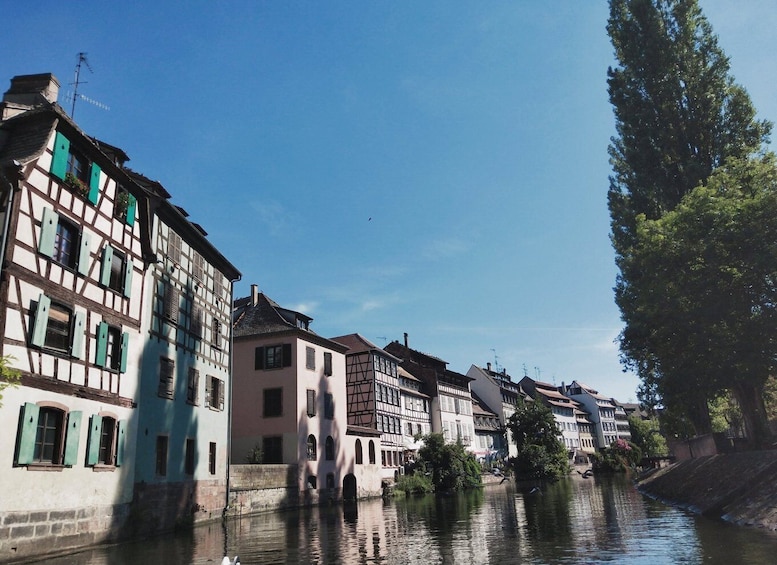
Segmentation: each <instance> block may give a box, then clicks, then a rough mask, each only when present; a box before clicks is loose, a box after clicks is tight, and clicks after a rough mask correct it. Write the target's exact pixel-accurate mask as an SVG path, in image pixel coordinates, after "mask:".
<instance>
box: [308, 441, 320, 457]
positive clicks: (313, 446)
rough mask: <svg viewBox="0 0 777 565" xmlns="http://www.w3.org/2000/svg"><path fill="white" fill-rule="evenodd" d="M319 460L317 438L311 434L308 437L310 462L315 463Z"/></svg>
mask: <svg viewBox="0 0 777 565" xmlns="http://www.w3.org/2000/svg"><path fill="white" fill-rule="evenodd" d="M316 459H318V454H317V453H316V438H315V436H314V435H313V434H310V435H309V436H308V461H315V460H316Z"/></svg>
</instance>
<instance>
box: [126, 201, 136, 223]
mask: <svg viewBox="0 0 777 565" xmlns="http://www.w3.org/2000/svg"><path fill="white" fill-rule="evenodd" d="M127 200H128V201H127V225H128V226H134V225H135V210H136V209H137V207H138V199H137V198H135V197H134V196H132V195H131V194H130V195H128V199H127Z"/></svg>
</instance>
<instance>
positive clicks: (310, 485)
mask: <svg viewBox="0 0 777 565" xmlns="http://www.w3.org/2000/svg"><path fill="white" fill-rule="evenodd" d="M317 484H318V479H317V478H316V476H315V475H310V476H309V477H308V488H312V489H314V490H315V488H316V486H317Z"/></svg>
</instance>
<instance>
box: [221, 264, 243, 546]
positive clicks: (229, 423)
mask: <svg viewBox="0 0 777 565" xmlns="http://www.w3.org/2000/svg"><path fill="white" fill-rule="evenodd" d="M240 278H241V277H240V276H239V275H238V277H237V278H236V279H234V280H232V284H231V285H230V287H229V361H228V367H229V400H228V407H229V408H228V409H229V417H228V418H227V492H226V496H225V501H224V512H223V514H226V512H227V509H228V508H229V485H230V483H231V481H230V472H231V457H232V455H231V454H232V388H233V384H234V380H235V375H234V367H233V360H234V356H235V350H234V348H235V340H234V331H233V323H232V313H233V309H234V304H235V283H236V282H238V281H239V280H240ZM224 543H225V544H226V539H225V541H224Z"/></svg>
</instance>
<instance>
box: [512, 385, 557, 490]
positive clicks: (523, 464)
mask: <svg viewBox="0 0 777 565" xmlns="http://www.w3.org/2000/svg"><path fill="white" fill-rule="evenodd" d="M507 427H508V428H509V429H510V432H511V437H512V438H513V441H514V442H515V446H516V448H517V451H518V455H516V456H515V457H514V458H513V459H512V461H511V462H512V466H513V470H514V471H515V477H516V479H518V480H535V479H538V480H558V479H560V478H562V477H563V476H564V475H566V474H567V473H568V472H569V462H568V456H567V450H566V448H565V447H564V444H563V443H562V441H561V440H560V439H559V435H560V432H559V428H558V425H557V424H556V419H555V418H554V417H553V412H552V411H551V409H550V408H548V407H547V406H545V404H543V403H542V402H541V401H540V400H535V401H520V402H519V403H518V406H517V408H516V410H515V412H514V413H513V415H512V416H510V419H509V420H508V422H507Z"/></svg>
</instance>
